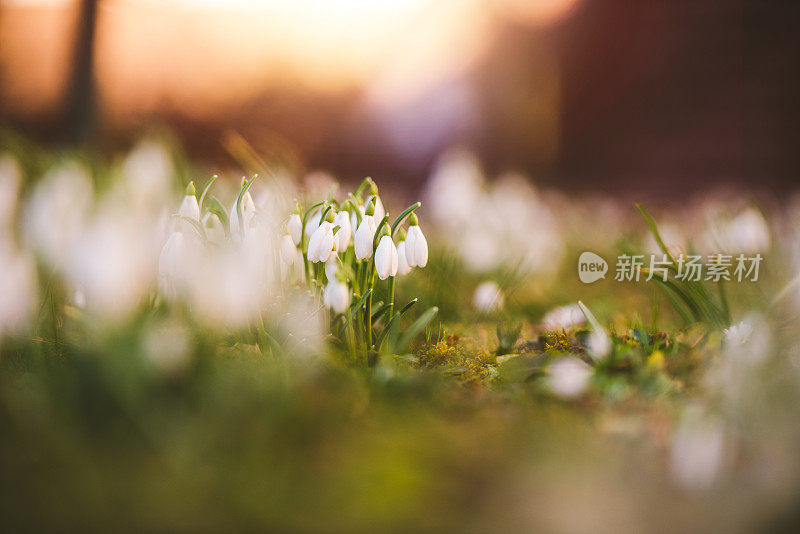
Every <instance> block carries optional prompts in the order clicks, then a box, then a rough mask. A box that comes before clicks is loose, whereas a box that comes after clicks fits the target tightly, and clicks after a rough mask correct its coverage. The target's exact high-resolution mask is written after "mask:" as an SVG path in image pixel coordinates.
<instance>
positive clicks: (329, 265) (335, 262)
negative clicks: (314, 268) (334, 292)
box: [325, 252, 339, 280]
mask: <svg viewBox="0 0 800 534" xmlns="http://www.w3.org/2000/svg"><path fill="white" fill-rule="evenodd" d="M337 272H339V255H338V254H337V253H336V252H333V253H332V254H331V255H330V257H329V258H328V260H327V261H326V262H325V276H326V277H328V280H333V279H334V278H336V273H337Z"/></svg>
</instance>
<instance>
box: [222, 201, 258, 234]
mask: <svg viewBox="0 0 800 534" xmlns="http://www.w3.org/2000/svg"><path fill="white" fill-rule="evenodd" d="M255 216H256V204H255V202H253V197H252V195H251V194H250V191H246V192H245V194H244V195H243V196H242V222H243V223H244V229H243V230H242V231H241V232H240V231H239V197H238V196H237V197H236V200H235V201H234V202H233V205H232V206H231V211H230V214H229V215H228V219H229V222H230V227H231V235H232V236H234V237H235V238H238V239H241V235H242V234H246V232H247V229H248V228H250V224H251V223H252V222H253V219H254V218H255Z"/></svg>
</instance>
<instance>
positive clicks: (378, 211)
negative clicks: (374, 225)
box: [375, 195, 386, 222]
mask: <svg viewBox="0 0 800 534" xmlns="http://www.w3.org/2000/svg"><path fill="white" fill-rule="evenodd" d="M384 215H386V210H385V209H384V208H383V202H381V197H379V196H378V195H375V220H376V221H378V222H380V221H381V219H383V216H384Z"/></svg>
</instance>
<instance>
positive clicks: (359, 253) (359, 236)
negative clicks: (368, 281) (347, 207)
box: [354, 215, 377, 260]
mask: <svg viewBox="0 0 800 534" xmlns="http://www.w3.org/2000/svg"><path fill="white" fill-rule="evenodd" d="M376 230H377V228H376V224H375V219H374V218H373V216H372V215H364V217H362V218H361V224H359V225H358V230H356V237H355V243H354V247H355V249H356V259H358V260H368V259H369V258H371V257H372V240H373V239H375V231H376Z"/></svg>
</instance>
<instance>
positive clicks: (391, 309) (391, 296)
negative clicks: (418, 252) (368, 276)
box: [388, 276, 395, 319]
mask: <svg viewBox="0 0 800 534" xmlns="http://www.w3.org/2000/svg"><path fill="white" fill-rule="evenodd" d="M394 278H395V277H394V276H390V277H389V299H388V301H389V318H390V319H391V317H392V315H394Z"/></svg>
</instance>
